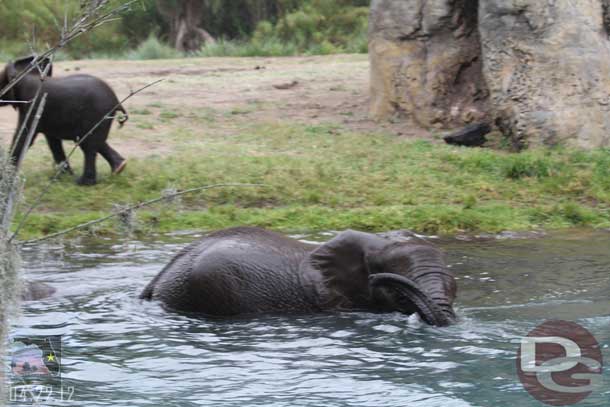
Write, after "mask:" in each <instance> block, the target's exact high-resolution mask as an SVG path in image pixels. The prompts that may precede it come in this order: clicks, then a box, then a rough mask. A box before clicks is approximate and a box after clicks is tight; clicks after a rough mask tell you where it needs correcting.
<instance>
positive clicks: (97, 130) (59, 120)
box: [0, 57, 129, 185]
mask: <svg viewBox="0 0 610 407" xmlns="http://www.w3.org/2000/svg"><path fill="white" fill-rule="evenodd" d="M33 59H34V57H26V58H22V59H19V60H17V61H15V62H10V63H8V64H7V65H6V67H5V68H4V70H2V71H0V90H1V89H3V88H4V87H5V86H6V85H8V84H9V83H10V82H11V81H12V80H13V79H15V78H16V77H17V76H18V75H19V74H20V73H21V72H22V71H24V70H25V69H26V68H27V67H28V66H29V65H30V64H31V63H32V61H33ZM50 63H51V62H50V61H48V60H47V61H42V62H40V63H39V64H40V65H39V66H41V65H42V66H45V64H47V65H48V64H50ZM48 72H49V76H48V77H47V78H45V80H44V81H43V82H41V77H40V74H39V72H38V69H36V68H35V69H34V70H32V71H31V72H30V73H29V74H27V75H25V76H24V77H23V78H22V79H21V80H19V82H18V83H17V84H15V85H14V86H13V87H12V88H11V89H10V90H9V91H8V92H6V94H5V95H3V96H2V100H0V106H5V105H12V106H13V107H14V108H15V109H17V110H18V111H19V122H18V125H17V130H16V131H15V137H14V138H13V143H12V146H11V151H12V158H13V160H16V159H17V158H18V157H19V155H20V154H21V152H22V150H23V149H24V148H27V147H29V146H25V145H24V144H25V141H26V140H25V136H24V135H22V137H20V138H19V140H16V138H17V135H18V132H19V129H20V128H21V127H22V124H23V122H24V121H26V120H28V122H27V123H26V128H27V127H29V126H30V125H31V123H32V121H33V119H34V114H32V115H31V116H30V117H29V118H27V112H28V110H29V108H30V104H29V103H27V102H29V101H31V100H33V99H34V97H35V95H36V93H37V92H38V89H39V87H40V86H42V91H41V95H42V94H44V93H47V94H48V96H47V101H46V104H45V106H44V111H43V114H42V117H41V118H40V121H39V122H38V127H37V128H36V130H35V133H34V135H36V134H38V133H43V134H44V135H45V137H46V139H47V143H48V144H49V148H50V149H51V153H52V154H53V159H54V160H55V163H57V164H59V165H63V166H64V169H65V170H66V171H67V172H68V173H70V174H72V170H71V168H70V166H69V163H68V162H67V160H66V154H65V152H64V149H63V145H62V140H73V141H76V142H78V141H79V140H81V139H82V141H81V143H80V148H81V149H82V150H83V153H84V155H85V170H84V173H83V175H82V177H80V178H79V180H78V183H79V184H81V185H93V184H95V183H96V169H95V161H96V157H97V154H98V153H100V154H101V155H102V157H104V159H106V161H108V164H110V168H111V169H112V173H113V174H119V173H120V172H121V171H123V169H124V168H125V164H126V163H127V161H126V160H125V159H124V158H123V157H121V155H120V154H119V153H117V152H116V151H115V150H114V149H113V148H112V147H110V146H109V145H108V143H107V141H106V140H107V139H108V133H109V132H110V127H111V125H112V120H113V117H112V115H114V114H116V112H122V113H123V114H124V116H123V117H122V118H120V119H119V120H118V122H119V125H120V126H121V127H122V126H123V124H124V123H125V122H126V121H127V119H128V117H129V116H128V115H127V112H126V110H125V109H124V108H123V106H121V104H120V103H119V101H118V99H117V97H116V95H115V93H114V91H113V90H112V89H111V88H110V86H108V84H106V83H105V82H104V81H102V80H101V79H98V78H96V77H94V76H90V75H71V76H66V77H63V78H53V77H52V76H51V75H52V67H50V68H49V71H48ZM34 111H35V110H34ZM106 116H108V117H107V118H106V119H105V120H104V118H105V117H106ZM98 123H99V125H98V126H97V127H95V126H96V124H98ZM89 132H90V134H89V135H88V136H87V137H86V138H84V137H85V136H86V135H87V134H88V133H89ZM24 133H27V131H26V132H24ZM83 138H84V139H83ZM32 142H33V140H32Z"/></svg>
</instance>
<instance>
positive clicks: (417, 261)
mask: <svg viewBox="0 0 610 407" xmlns="http://www.w3.org/2000/svg"><path fill="white" fill-rule="evenodd" d="M310 263H311V265H312V266H313V267H314V268H315V269H317V270H319V271H320V272H321V273H322V276H323V283H324V286H325V288H326V290H327V291H328V295H329V296H330V297H331V298H332V299H333V300H337V301H338V302H339V303H340V304H341V303H347V304H349V305H348V306H355V307H364V308H375V309H379V310H383V311H400V312H403V313H405V314H409V315H410V314H413V313H418V314H419V315H420V317H421V318H422V319H423V320H424V321H425V322H426V323H428V324H430V325H436V326H447V325H449V324H451V323H452V322H453V321H454V320H455V313H454V311H453V308H452V304H453V301H454V300H455V295H456V291H457V287H456V283H455V278H454V276H453V273H452V272H451V271H450V270H449V269H448V268H447V266H446V265H445V263H444V261H443V255H442V253H441V252H440V250H438V249H437V248H435V247H434V246H432V245H429V244H427V243H413V242H404V241H401V242H397V241H395V240H390V239H386V238H382V237H380V236H377V235H373V234H369V233H362V232H355V231H347V232H343V233H341V234H339V235H338V236H337V237H336V238H334V239H332V240H331V241H329V242H328V243H326V244H324V245H322V246H320V247H319V248H318V249H316V250H315V251H314V252H312V253H311V256H310Z"/></svg>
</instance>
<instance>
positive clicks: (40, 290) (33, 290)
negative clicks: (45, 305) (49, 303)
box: [21, 281, 56, 301]
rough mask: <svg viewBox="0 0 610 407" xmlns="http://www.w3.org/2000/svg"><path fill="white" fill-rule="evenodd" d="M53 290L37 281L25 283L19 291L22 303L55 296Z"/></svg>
mask: <svg viewBox="0 0 610 407" xmlns="http://www.w3.org/2000/svg"><path fill="white" fill-rule="evenodd" d="M55 291H56V290H55V288H54V287H51V286H50V285H48V284H45V283H41V282H39V281H27V282H26V283H25V284H24V285H23V287H22V289H21V300H22V301H36V300H43V299H45V298H48V297H50V296H52V295H53V294H55Z"/></svg>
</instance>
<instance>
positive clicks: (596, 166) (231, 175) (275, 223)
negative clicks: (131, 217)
mask: <svg viewBox="0 0 610 407" xmlns="http://www.w3.org/2000/svg"><path fill="white" fill-rule="evenodd" d="M235 114H239V112H238V113H235ZM148 115H149V112H146V111H136V112H134V116H135V119H134V121H135V122H136V124H137V125H138V126H141V131H146V130H145V126H143V127H142V123H147V121H146V120H148V119H146V118H147V117H148ZM138 117H139V119H138ZM145 119H146V120H145ZM159 120H162V119H159ZM166 120H168V119H166ZM191 120H199V121H200V125H201V126H204V125H205V126H207V127H208V128H211V129H212V130H210V131H209V132H207V133H206V134H205V136H202V135H201V134H199V133H198V132H196V131H194V130H191V129H188V128H177V129H175V130H172V131H171V134H169V135H168V137H171V140H172V142H173V143H175V144H176V147H175V148H174V149H173V150H172V151H171V153H168V154H159V155H156V156H150V157H146V158H140V159H133V160H131V162H130V163H129V167H128V169H127V170H126V172H125V173H124V174H123V175H121V176H119V177H110V176H109V174H108V170H107V168H106V167H105V164H102V163H101V162H100V163H99V164H98V168H100V169H102V168H103V170H102V171H101V174H100V175H101V182H100V184H99V185H97V186H95V187H91V188H83V187H77V186H76V185H74V184H73V180H72V179H71V177H64V178H63V179H61V181H60V182H59V184H57V185H56V186H54V187H53V188H52V190H51V192H50V193H49V194H48V195H47V196H46V197H45V198H44V200H43V202H42V205H41V206H40V209H39V210H37V211H36V212H35V214H34V215H33V216H32V217H31V218H30V219H29V221H28V223H27V224H26V226H25V228H24V230H23V233H22V235H21V237H22V238H28V237H34V236H40V235H42V234H47V233H52V232H56V231H58V230H60V229H63V228H66V227H70V226H74V225H76V224H78V223H82V222H84V221H88V220H91V219H95V218H97V217H99V216H101V215H104V214H107V213H109V212H111V211H112V208H113V204H123V205H124V204H133V203H137V202H139V201H144V200H147V199H151V198H154V197H157V196H160V195H162V194H164V193H166V192H167V191H168V190H177V189H185V188H191V187H196V186H200V185H205V184H216V183H225V182H243V183H262V184H265V185H266V186H265V187H260V188H229V189H219V190H212V191H209V192H206V193H201V194H195V195H191V196H186V197H184V198H182V199H181V200H180V201H177V202H173V203H168V204H160V205H158V206H156V207H153V208H150V209H147V210H144V211H141V212H138V214H137V222H136V223H135V226H136V232H139V233H150V232H156V231H159V232H167V231H174V230H181V229H215V228H221V227H228V226H235V225H258V226H265V227H270V228H274V229H281V230H293V231H295V230H299V231H301V230H322V229H344V228H356V229H362V230H389V229H400V228H408V229H414V230H416V231H419V232H424V233H455V232H462V231H466V232H476V231H487V232H497V231H502V230H527V229H535V228H564V227H574V226H592V227H610V151H607V150H600V151H594V152H583V151H573V150H565V149H553V150H537V151H529V152H526V153H523V154H520V155H515V154H510V153H506V152H501V151H491V150H484V149H463V148H454V147H449V146H445V145H441V144H438V143H435V142H433V141H421V140H420V141H412V140H407V139H404V138H399V137H396V136H393V135H388V134H382V133H373V134H370V133H361V132H354V131H351V130H348V129H346V128H343V127H341V126H332V125H304V124H292V125H289V124H286V123H262V124H261V123H253V124H251V125H249V126H247V125H244V126H242V127H241V128H240V129H239V130H238V131H237V132H235V133H233V134H230V135H227V134H226V133H220V132H215V131H213V127H214V120H213V119H211V118H210V117H209V115H200V116H197V117H195V118H191ZM151 127H153V126H152V125H151ZM195 127H197V126H195ZM150 131H153V130H150ZM42 144H43V143H40V145H38V146H36V147H35V148H34V149H33V150H32V151H33V152H32V153H31V154H30V157H28V162H27V165H26V172H25V173H26V178H27V184H26V188H25V197H26V200H25V202H26V205H27V204H28V203H31V202H32V201H33V200H34V198H35V197H36V196H37V195H38V194H39V192H40V191H41V189H42V188H43V187H44V186H45V185H46V183H47V182H48V179H49V177H50V175H51V173H52V171H51V169H50V165H49V162H48V161H49V157H48V156H49V153H48V152H47V151H46V147H45V146H44V145H42ZM72 161H73V163H74V167H76V168H75V169H76V171H78V172H80V162H81V158H80V156H78V157H75V158H74V159H73V160H72ZM102 165H103V167H102ZM22 211H23V208H22ZM119 230H120V225H118V224H117V223H116V222H110V223H106V224H103V225H101V226H99V227H96V228H95V230H94V232H96V233H104V234H106V233H116V232H118V231H119Z"/></svg>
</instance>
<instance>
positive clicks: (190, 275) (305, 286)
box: [140, 228, 456, 326]
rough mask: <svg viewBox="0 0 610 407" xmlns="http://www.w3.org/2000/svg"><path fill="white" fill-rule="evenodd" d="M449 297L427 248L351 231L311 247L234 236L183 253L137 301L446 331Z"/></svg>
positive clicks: (263, 234) (263, 235)
mask: <svg viewBox="0 0 610 407" xmlns="http://www.w3.org/2000/svg"><path fill="white" fill-rule="evenodd" d="M390 236H391V235H390ZM455 295H456V283H455V279H454V276H453V273H452V272H451V271H450V270H449V269H448V268H447V267H446V265H445V264H444V262H443V258H442V254H441V252H440V251H439V250H438V249H437V248H435V247H434V246H432V245H430V244H427V243H422V242H417V243H414V242H404V241H397V240H395V239H392V238H391V237H382V236H380V235H374V234H369V233H363V232H356V231H351V230H349V231H345V232H342V233H340V234H339V235H338V236H337V237H335V238H334V239H332V240H330V241H329V242H327V243H325V244H323V245H320V246H316V245H309V244H305V243H302V242H299V241H297V240H294V239H291V238H288V237H285V236H282V235H279V234H277V233H273V232H270V231H267V230H264V229H258V228H235V229H227V230H221V231H218V232H214V233H211V234H209V235H207V236H205V237H204V238H203V239H201V240H200V241H198V242H195V243H194V244H192V245H190V246H189V247H187V248H186V249H184V250H183V251H182V252H180V253H179V254H178V255H177V256H176V257H175V258H174V259H173V260H172V261H171V262H170V263H169V264H168V265H167V266H166V267H165V268H164V269H163V270H162V271H161V272H160V273H159V274H158V275H157V276H156V277H155V278H154V279H153V281H152V282H151V283H150V284H149V285H148V286H147V287H146V288H145V289H144V291H143V292H142V294H141V295H140V298H142V299H146V300H156V301H160V302H161V303H162V304H163V306H164V307H165V308H166V309H169V310H173V311H178V312H186V313H197V314H203V315H207V316H236V315H245V314H259V313H303V312H305V313H313V312H323V311H332V310H342V311H349V310H353V311H356V310H367V311H374V312H394V311H399V312H403V313H405V314H409V315H410V314H413V313H418V314H419V315H420V316H421V318H422V319H423V320H424V321H425V322H427V323H428V324H431V325H436V326H446V325H449V324H451V323H452V322H453V321H454V320H455V314H454V311H453V308H452V304H453V301H454V299H455Z"/></svg>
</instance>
